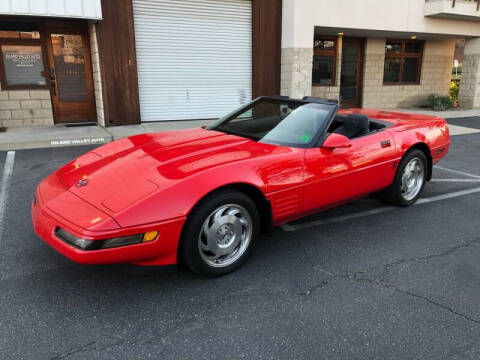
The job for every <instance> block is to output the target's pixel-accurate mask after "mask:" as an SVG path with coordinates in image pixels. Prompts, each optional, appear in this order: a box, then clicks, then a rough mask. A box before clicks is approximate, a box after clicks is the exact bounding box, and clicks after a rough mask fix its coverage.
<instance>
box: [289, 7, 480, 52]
mask: <svg viewBox="0 0 480 360" xmlns="http://www.w3.org/2000/svg"><path fill="white" fill-rule="evenodd" d="M315 26H318V27H323V28H332V29H338V30H340V31H342V32H345V35H346V36H354V35H355V29H366V30H369V31H377V32H379V33H378V36H385V37H387V36H389V35H387V33H393V32H397V33H398V32H400V33H405V34H406V35H408V34H416V35H419V34H436V35H438V36H441V35H448V36H451V35H455V36H456V37H459V38H461V37H472V36H473V37H475V36H478V35H479V34H480V22H479V21H467V20H452V19H440V18H429V17H426V16H425V0H334V1H332V0H283V16H282V29H283V30H282V31H283V33H282V47H284V48H306V47H309V46H311V45H312V41H313V32H314V28H315ZM382 34H383V35H382ZM372 36H373V35H372Z"/></svg>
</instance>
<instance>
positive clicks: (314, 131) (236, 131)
mask: <svg viewBox="0 0 480 360" xmlns="http://www.w3.org/2000/svg"><path fill="white" fill-rule="evenodd" d="M334 111H335V105H334V104H320V103H307V104H305V103H302V102H296V101H291V100H285V101H283V100H277V99H268V98H263V99H260V100H256V101H254V102H253V103H251V104H250V105H247V106H245V107H244V108H242V109H241V110H238V111H236V112H234V113H233V114H230V115H227V116H226V117H224V118H222V119H220V120H219V121H218V122H217V123H216V124H214V125H213V126H211V127H209V129H210V130H216V131H221V132H225V133H227V134H233V135H238V136H242V137H246V138H249V139H252V140H255V141H258V142H261V143H269V144H275V145H283V146H291V147H308V146H310V145H312V143H313V142H314V141H315V140H316V139H317V138H318V136H317V135H318V134H319V132H320V131H321V130H323V129H324V128H325V127H326V126H327V125H328V122H329V120H330V118H331V116H332V114H333V112H334Z"/></svg>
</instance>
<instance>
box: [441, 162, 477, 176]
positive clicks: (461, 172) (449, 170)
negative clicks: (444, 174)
mask: <svg viewBox="0 0 480 360" xmlns="http://www.w3.org/2000/svg"><path fill="white" fill-rule="evenodd" d="M434 168H435V169H438V170H443V171H448V172H451V173H454V174H459V175H465V176H469V177H472V178H476V179H480V176H478V175H473V174H469V173H466V172H463V171H458V170H453V169H447V168H444V167H442V166H438V165H435V166H434Z"/></svg>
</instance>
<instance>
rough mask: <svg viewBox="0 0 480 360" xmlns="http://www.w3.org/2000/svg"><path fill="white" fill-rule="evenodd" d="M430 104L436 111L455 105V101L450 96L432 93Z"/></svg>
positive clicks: (429, 98) (429, 99)
mask: <svg viewBox="0 0 480 360" xmlns="http://www.w3.org/2000/svg"><path fill="white" fill-rule="evenodd" d="M428 106H429V107H431V108H432V109H433V110H435V111H445V110H448V109H450V108H452V107H453V102H452V100H450V98H449V97H448V96H440V95H438V94H430V95H428Z"/></svg>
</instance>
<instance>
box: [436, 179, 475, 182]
mask: <svg viewBox="0 0 480 360" xmlns="http://www.w3.org/2000/svg"><path fill="white" fill-rule="evenodd" d="M430 181H431V182H480V179H432V180H430Z"/></svg>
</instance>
